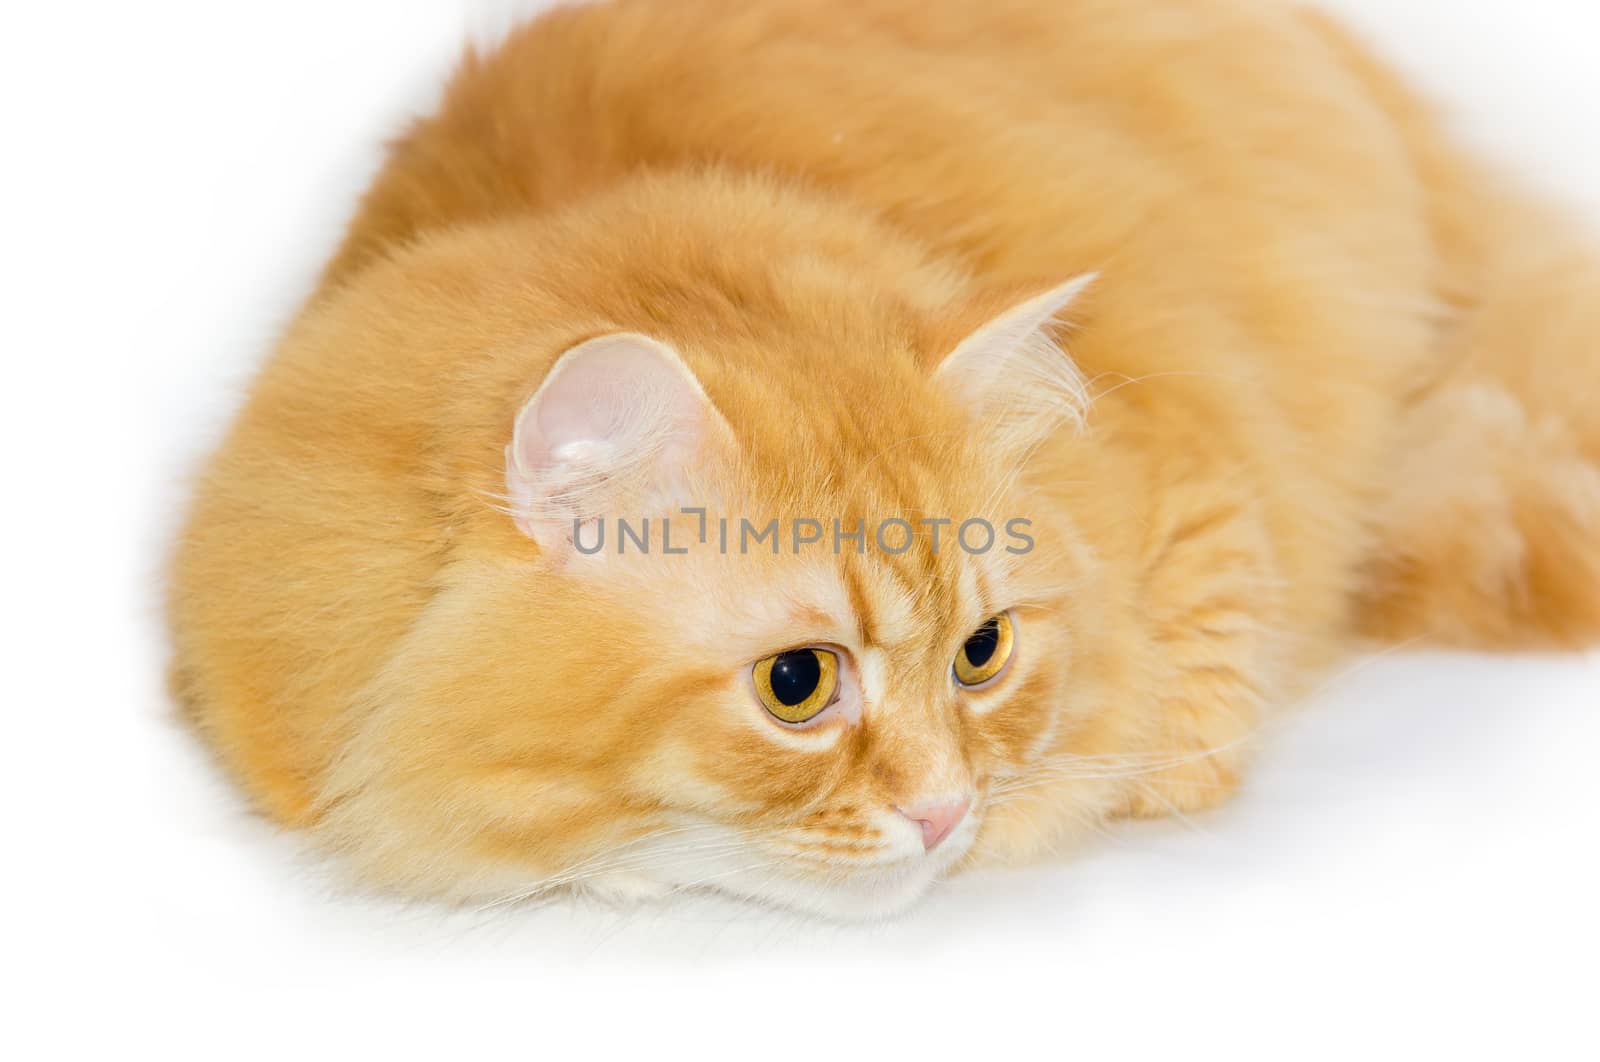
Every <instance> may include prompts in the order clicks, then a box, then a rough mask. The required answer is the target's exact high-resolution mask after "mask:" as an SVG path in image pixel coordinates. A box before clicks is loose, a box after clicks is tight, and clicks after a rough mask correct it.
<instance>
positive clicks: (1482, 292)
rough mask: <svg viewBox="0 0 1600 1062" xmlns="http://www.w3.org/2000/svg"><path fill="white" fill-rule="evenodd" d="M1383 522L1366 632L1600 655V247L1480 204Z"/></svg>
mask: <svg viewBox="0 0 1600 1062" xmlns="http://www.w3.org/2000/svg"><path fill="white" fill-rule="evenodd" d="M1481 207H1482V213H1481V214H1480V215H1479V219H1478V221H1477V223H1476V224H1477V230H1476V237H1477V241H1476V242H1478V243H1479V245H1480V246H1482V247H1484V248H1486V250H1485V253H1484V254H1483V255H1481V256H1479V257H1478V258H1477V260H1476V262H1475V263H1474V262H1471V261H1470V260H1469V263H1468V266H1467V272H1468V273H1470V274H1471V275H1470V276H1467V277H1462V278H1459V279H1463V280H1469V281H1470V284H1469V285H1466V286H1465V287H1466V290H1465V291H1464V292H1456V293H1453V294H1451V295H1450V296H1449V298H1448V302H1449V304H1450V305H1451V307H1452V308H1451V310H1450V312H1449V313H1448V315H1447V318H1446V320H1445V321H1444V322H1443V324H1442V325H1441V329H1440V342H1441V349H1440V351H1439V358H1440V360H1439V362H1438V363H1437V366H1438V374H1437V376H1436V377H1435V378H1434V379H1433V380H1431V381H1429V383H1428V385H1427V386H1425V387H1423V388H1421V389H1420V390H1419V391H1418V393H1417V394H1416V395H1415V396H1414V400H1413V402H1412V404H1411V406H1410V408H1409V410H1408V413H1407V418H1406V421H1405V426H1404V429H1403V432H1404V438H1403V440H1402V444H1401V446H1400V447H1399V449H1398V451H1397V457H1396V460H1395V462H1394V464H1393V466H1392V469H1391V473H1392V479H1391V480H1390V481H1389V484H1388V487H1389V489H1388V491H1387V493H1386V501H1385V503H1384V505H1383V506H1382V509H1381V511H1380V513H1379V527H1378V532H1379V536H1380V543H1381V544H1380V548H1379V549H1378V551H1377V553H1376V554H1375V559H1374V561H1373V564H1372V567H1371V570H1370V571H1368V572H1367V573H1366V574H1367V580H1366V586H1367V587H1368V590H1367V592H1366V595H1365V601H1364V602H1363V605H1364V607H1363V609H1362V611H1361V616H1362V623H1363V626H1364V627H1365V628H1366V630H1365V633H1367V634H1369V635H1372V636H1375V637H1377V638H1379V639H1381V640H1383V641H1386V642H1391V643H1393V642H1400V641H1413V640H1415V641H1421V642H1426V643H1432V644H1442V645H1450V646H1458V647H1463V648H1480V649H1526V648H1543V647H1561V648H1571V647H1578V646H1584V645H1592V644H1597V643H1600V243H1595V242H1591V241H1590V239H1589V237H1588V234H1587V233H1583V232H1580V231H1578V230H1579V229H1581V226H1579V225H1576V224H1575V223H1574V221H1573V219H1571V218H1561V217H1556V216H1554V215H1553V214H1552V213H1547V212H1545V211H1543V210H1541V209H1540V208H1537V207H1531V206H1525V205H1518V204H1516V203H1515V202H1514V201H1512V200H1506V201H1502V202H1498V203H1490V202H1481Z"/></svg>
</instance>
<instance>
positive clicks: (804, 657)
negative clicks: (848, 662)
mask: <svg viewBox="0 0 1600 1062" xmlns="http://www.w3.org/2000/svg"><path fill="white" fill-rule="evenodd" d="M751 677H752V678H753V679H754V680H755V684H756V696H757V697H758V698H760V700H761V706H762V707H763V708H765V709H766V710H767V711H769V712H771V713H772V714H773V715H775V716H777V717H778V718H779V719H782V720H783V721H784V722H785V723H803V722H805V721H806V720H808V719H813V718H815V717H816V716H817V714H818V713H819V712H821V711H822V710H823V709H824V708H826V707H827V706H828V705H830V704H832V703H833V694H834V691H835V690H837V689H838V688H839V658H838V657H837V656H835V655H834V654H833V653H831V652H829V651H828V650H826V649H791V650H790V651H789V652H787V653H779V654H778V655H777V656H769V657H767V658H766V659H765V660H759V661H757V662H756V666H755V670H754V672H753V673H752V675H751Z"/></svg>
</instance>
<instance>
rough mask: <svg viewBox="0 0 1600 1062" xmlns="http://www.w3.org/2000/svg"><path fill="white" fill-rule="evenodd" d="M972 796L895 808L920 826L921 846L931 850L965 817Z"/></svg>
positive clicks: (970, 805) (925, 849)
mask: <svg viewBox="0 0 1600 1062" xmlns="http://www.w3.org/2000/svg"><path fill="white" fill-rule="evenodd" d="M970 807H972V798H971V797H966V798H963V799H961V800H954V801H946V802H942V803H937V804H913V805H912V806H911V807H909V808H896V809H895V810H896V811H898V812H900V814H902V815H904V816H905V817H906V818H908V819H910V820H911V821H912V822H914V823H916V824H917V825H918V826H921V827H922V847H923V850H924V851H928V852H931V851H933V850H934V848H936V847H937V846H938V844H939V842H940V841H942V840H944V839H945V838H946V837H949V836H950V834H951V833H952V832H953V831H954V830H955V828H956V827H957V826H959V825H961V820H962V819H964V818H966V817H967V809H968V808H970Z"/></svg>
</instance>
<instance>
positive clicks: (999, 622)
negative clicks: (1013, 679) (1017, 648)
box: [955, 612, 1016, 688]
mask: <svg viewBox="0 0 1600 1062" xmlns="http://www.w3.org/2000/svg"><path fill="white" fill-rule="evenodd" d="M1015 644H1016V643H1015V641H1014V639H1013V637H1012V630H1011V613H1009V612H1002V613H1000V614H999V615H998V616H990V617H989V618H988V619H987V620H985V621H984V622H983V626H981V627H979V628H978V629H977V630H975V631H973V632H972V634H971V636H970V637H968V638H967V640H966V642H965V644H963V645H962V646H961V651H960V652H958V653H956V664H955V673H956V681H957V682H959V683H960V684H961V685H963V686H967V687H969V688H970V687H973V686H982V685H983V684H984V683H985V682H988V681H990V680H991V679H993V678H995V677H997V676H998V675H999V674H1000V672H1002V671H1004V670H1005V669H1006V663H1007V662H1008V661H1009V660H1010V659H1011V650H1012V648H1013V646H1014V645H1015Z"/></svg>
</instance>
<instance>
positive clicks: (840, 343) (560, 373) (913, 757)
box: [329, 264, 1093, 916]
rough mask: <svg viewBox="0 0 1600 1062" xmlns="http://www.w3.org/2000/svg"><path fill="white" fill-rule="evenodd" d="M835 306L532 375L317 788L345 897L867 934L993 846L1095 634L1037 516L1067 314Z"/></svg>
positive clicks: (838, 293)
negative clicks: (675, 893) (450, 545)
mask: <svg viewBox="0 0 1600 1062" xmlns="http://www.w3.org/2000/svg"><path fill="white" fill-rule="evenodd" d="M802 271H803V272H805V273H806V274H807V276H811V274H813V273H815V272H816V270H815V268H814V265H813V264H806V265H804V266H803V267H802ZM823 272H824V273H826V272H827V271H823ZM811 279H813V280H816V279H817V278H816V277H814V276H813V277H811ZM837 280H838V278H837V277H833V276H831V275H828V276H826V277H825V278H824V279H822V280H817V284H816V285H815V286H814V287H813V288H811V289H807V286H806V285H807V284H808V283H809V282H810V281H808V280H806V279H804V278H797V277H794V276H791V277H789V278H788V282H787V283H786V285H785V288H784V291H783V292H782V294H781V296H780V297H779V298H778V302H780V303H781V304H782V306H783V309H782V310H781V312H769V311H767V310H763V311H761V312H756V311H754V310H752V309H751V308H750V307H749V306H742V307H735V308H731V309H730V310H729V314H728V321H730V322H732V321H737V322H738V324H737V326H734V325H732V324H727V325H725V326H721V327H719V326H717V325H716V323H715V322H711V323H708V322H707V321H706V320H704V319H701V320H700V321H699V322H698V327H697V328H688V327H684V326H682V325H677V324H674V323H672V322H670V321H667V322H663V323H662V324H660V325H658V327H656V328H653V329H649V330H646V329H645V328H642V327H634V328H628V329H617V330H610V329H606V330H599V331H598V332H597V333H596V334H590V335H580V336H573V337H570V339H569V340H568V341H565V342H563V343H562V344H561V345H560V346H559V347H557V348H555V349H550V350H548V351H542V352H541V353H540V360H542V361H543V362H544V364H545V365H546V366H547V368H545V369H543V370H542V371H541V372H539V373H538V374H536V375H533V376H531V377H530V378H528V379H526V380H525V381H524V384H523V387H524V389H523V390H521V391H520V393H518V394H516V395H515V396H512V397H513V401H512V402H511V403H510V404H508V405H507V406H505V407H504V410H505V412H504V419H503V420H501V421H500V424H501V425H502V428H501V432H500V438H499V440H498V446H499V447H500V448H501V452H502V453H503V464H501V466H500V468H501V474H502V475H503V483H502V484H496V486H497V487H499V488H500V489H498V490H497V491H495V492H494V495H495V502H496V505H495V506H494V508H493V510H492V511H491V512H490V515H489V517H488V518H489V519H492V520H493V521H494V522H495V523H494V532H495V533H494V535H492V536H489V537H488V538H486V539H484V540H483V541H484V543H487V544H484V545H481V548H478V549H475V550H463V551H462V553H461V555H460V556H459V557H457V558H455V559H454V560H453V561H452V563H451V564H450V565H449V566H448V567H447V569H446V571H445V572H444V574H443V575H442V576H441V579H440V587H439V589H438V592H437V593H436V594H435V596H434V597H433V599H432V601H431V602H430V604H429V605H428V607H427V608H426V609H425V611H424V613H423V615H422V616H421V617H420V619H419V621H418V622H417V623H416V624H415V626H414V628H413V630H412V631H411V633H410V635H409V636H408V638H407V640H406V642H405V644H403V645H402V646H401V647H400V648H399V649H398V651H397V652H395V653H394V655H393V657H392V659H391V661H390V664H389V666H388V667H387V668H386V669H385V671H384V673H383V674H382V675H380V677H379V679H378V680H377V681H376V682H375V683H374V684H373V686H372V689H371V691H370V694H369V701H370V711H369V714H368V716H367V718H366V720H365V723H364V725H363V727H362V728H361V732H360V734H358V735H357V737H356V739H355V740H354V741H353V742H352V745H351V753H350V755H348V756H347V757H346V758H345V760H344V761H343V762H342V763H341V764H340V767H339V770H338V772H336V776H335V782H334V784H333V786H332V787H331V790H332V791H333V792H334V793H335V794H336V799H335V800H333V801H331V802H330V803H331V811H330V815H329V823H330V825H329V830H330V831H331V832H332V833H333V834H334V835H335V836H337V837H339V838H340V840H341V843H343V844H344V845H345V847H347V848H349V849H351V850H352V854H353V855H355V856H356V858H357V859H358V860H361V861H364V862H365V864H366V865H367V867H368V868H369V869H370V870H372V871H373V872H374V873H377V874H380V875H383V876H387V877H390V878H397V877H398V878H401V879H404V882H405V885H406V887H407V888H410V889H412V890H416V889H419V888H420V889H426V890H431V891H438V892H445V893H449V894H453V895H460V896H470V897H474V898H481V897H495V898H516V897H525V896H534V895H540V894H542V893H544V892H546V891H549V890H553V889H556V888H558V887H563V886H569V885H570V886H578V887H587V888H590V889H593V890H596V891H601V892H606V893H610V894H619V893H620V894H627V895H637V894H644V895H649V894H655V893H658V892H660V891H663V890H673V889H687V888H703V887H704V888H717V889H721V890H724V891H729V892H733V893H738V894H741V895H746V896H751V897H756V898H760V899H766V900H771V901H774V902H778V903H781V904H784V905H788V906H796V907H801V908H805V909H808V910H812V911H818V912H823V913H827V914H832V915H839V916H861V915H870V914H874V913H878V912H887V911H892V910H895V909H897V908H900V907H902V906H904V905H905V904H907V903H909V902H911V901H913V900H914V899H916V898H917V897H918V896H920V895H921V894H922V893H923V892H924V891H925V890H926V889H927V887H928V886H929V885H930V884H931V883H932V882H933V881H935V880H937V879H938V878H939V877H940V876H941V875H943V874H944V873H945V872H946V871H948V870H949V869H950V868H951V867H953V866H954V865H956V864H958V863H959V862H961V861H962V860H963V859H965V858H967V857H968V856H969V855H970V854H971V853H972V852H973V850H974V848H975V846H977V845H979V844H981V843H983V841H984V839H985V838H986V837H992V838H993V839H995V842H996V843H999V842H1000V840H1001V839H1002V838H1003V836H1004V833H1005V831H1006V829H1008V827H1007V826H1006V825H1005V824H1004V822H1003V821H1002V820H1003V817H1004V816H1003V815H1002V813H1001V812H1002V810H1003V809H1001V808H1000V806H999V805H1000V801H998V800H997V798H996V794H997V792H998V787H1001V784H1002V783H1004V782H1005V781H1007V780H1008V779H1014V778H1016V777H1017V776H1019V774H1020V773H1021V772H1022V771H1023V770H1024V769H1025V768H1026V766H1027V765H1028V764H1030V763H1031V762H1034V761H1035V760H1037V759H1038V758H1039V757H1041V756H1043V755H1045V754H1046V753H1047V752H1049V751H1050V750H1051V749H1052V748H1053V747H1054V744H1055V743H1056V742H1058V741H1059V739H1060V736H1061V734H1062V733H1063V731H1064V728H1065V727H1066V726H1067V719H1068V716H1069V715H1070V712H1071V708H1070V700H1071V698H1070V697H1069V676H1070V675H1071V673H1072V670H1073V668H1072V661H1073V659H1074V657H1075V655H1077V654H1081V652H1082V646H1081V645H1080V644H1079V643H1080V641H1081V632H1082V631H1083V630H1084V629H1086V628H1089V627H1091V626H1092V620H1091V619H1090V618H1089V617H1088V616H1086V615H1085V613H1084V606H1082V605H1080V604H1079V603H1078V602H1079V599H1080V597H1082V596H1083V591H1084V588H1085V586H1086V585H1087V583H1088V582H1089V581H1090V580H1091V579H1092V578H1093V563H1092V560H1091V555H1090V551H1089V550H1088V549H1087V548H1086V547H1085V546H1084V545H1083V543H1082V542H1080V541H1079V540H1078V538H1077V536H1076V534H1075V532H1074V531H1073V529H1072V523H1071V520H1070V517H1069V514H1067V513H1066V512H1064V511H1063V510H1062V507H1061V506H1060V505H1059V504H1058V503H1057V502H1056V501H1054V500H1053V499H1052V496H1051V493H1050V492H1049V491H1048V490H1042V489H1040V477H1041V476H1048V475H1050V474H1052V472H1051V470H1052V469H1053V468H1055V467H1056V466H1057V459H1056V458H1053V457H1052V456H1050V455H1051V454H1052V453H1056V452H1058V451H1060V449H1061V448H1062V447H1070V446H1071V445H1072V443H1071V440H1072V439H1073V438H1074V437H1075V436H1076V435H1077V433H1078V432H1079V429H1080V422H1081V418H1082V416H1083V414H1084V403H1085V398H1084V387H1083V381H1082V378H1081V376H1080V375H1079V374H1078V372H1077V370H1076V369H1075V367H1074V366H1073V364H1072V362H1071V360H1070V359H1069V358H1068V356H1067V355H1066V354H1065V353H1064V352H1063V350H1062V349H1061V347H1060V346H1059V345H1058V343H1057V338H1058V335H1057V332H1058V329H1059V327H1060V320H1061V318H1062V316H1063V315H1064V314H1065V313H1066V312H1067V311H1068V309H1069V307H1070V306H1071V305H1072V303H1073V302H1074V300H1075V299H1076V298H1077V297H1078V296H1079V295H1080V294H1081V293H1082V291H1083V290H1084V288H1085V287H1086V286H1087V284H1088V280H1087V279H1084V278H1080V279H1077V280H1073V281H1070V282H1068V283H1065V284H1061V285H1059V286H1057V287H1055V288H1051V289H1049V290H1045V291H1042V292H1038V293H1034V294H1032V295H1029V296H1027V297H1023V298H1020V299H1017V300H1015V301H1012V302H1010V303H1009V304H1007V305H998V306H997V303H996V302H995V301H994V300H990V301H989V302H987V303H985V304H984V305H982V306H965V307H962V308H960V309H959V310H958V309H955V308H951V307H945V306H937V307H935V306H921V307H913V308H912V309H908V308H907V305H906V304H905V303H904V302H903V301H894V300H887V299H881V300H872V299H863V298H861V297H860V292H859V291H857V290H853V289H852V287H851V285H849V284H841V283H837ZM796 292H798V293H799V294H796ZM735 311H737V312H735ZM709 313H710V312H709V311H708V314H709ZM710 316H713V317H714V316H715V315H714V314H710ZM1013 810H1014V809H1013ZM1027 843H1035V842H1034V841H1029V842H1027Z"/></svg>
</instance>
